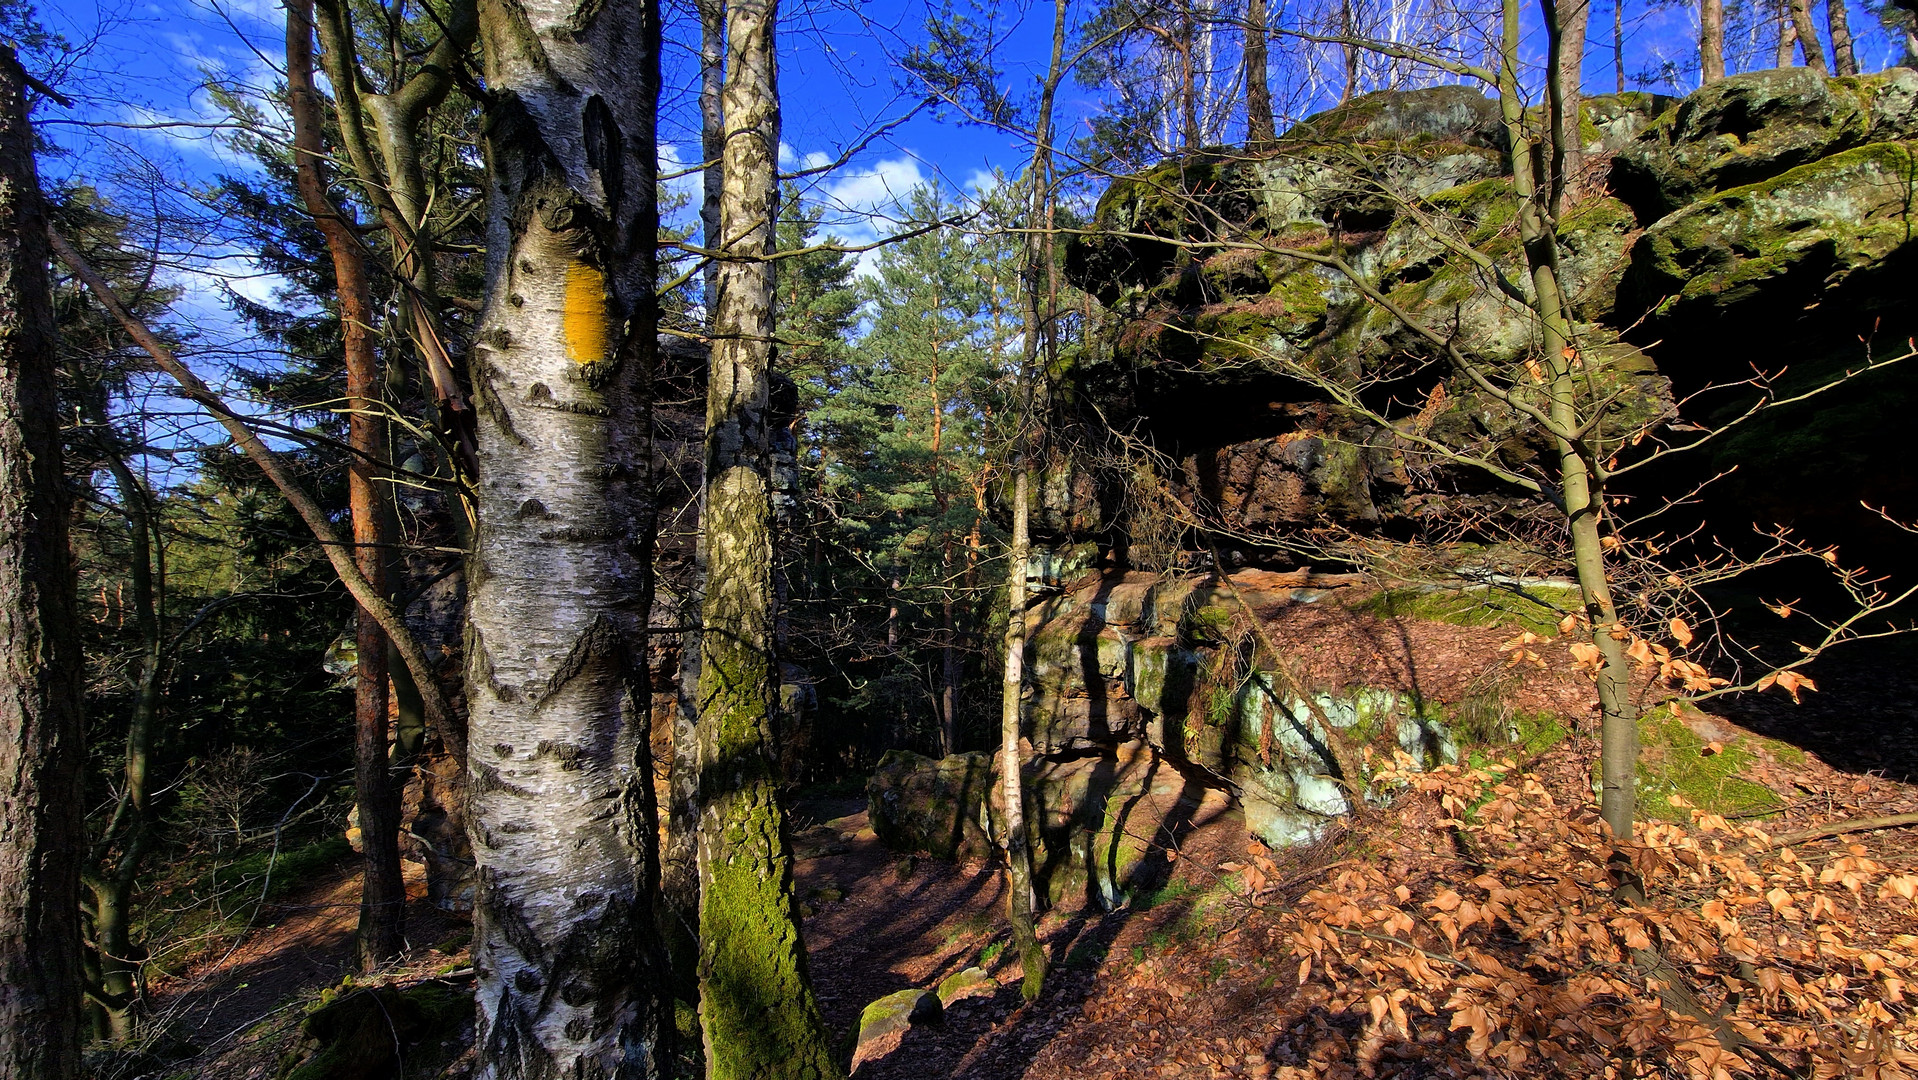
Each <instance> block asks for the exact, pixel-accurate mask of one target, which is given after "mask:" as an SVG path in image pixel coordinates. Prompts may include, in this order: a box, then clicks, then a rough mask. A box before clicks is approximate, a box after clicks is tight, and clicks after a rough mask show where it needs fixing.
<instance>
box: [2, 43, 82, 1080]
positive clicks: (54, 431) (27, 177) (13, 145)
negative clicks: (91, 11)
mask: <svg viewBox="0 0 1918 1080" xmlns="http://www.w3.org/2000/svg"><path fill="white" fill-rule="evenodd" d="M33 142H34V140H33V129H32V127H31V126H30V125H29V123H28V120H27V75H26V72H25V71H24V70H23V69H22V68H21V67H20V62H19V61H18V60H17V59H15V58H14V55H13V51H12V50H11V49H0V665H4V672H3V673H0V680H3V681H4V687H5V690H4V692H0V1080H67V1078H68V1077H73V1076H77V1075H79V1070H80V923H79V920H80V895H79V893H80V861H79V859H77V858H76V857H75V854H76V853H77V852H79V851H81V850H82V849H83V847H84V844H85V833H84V831H83V830H84V828H85V825H84V818H83V813H84V807H85V801H84V800H83V799H82V798H81V797H80V775H81V768H82V766H83V765H84V763H85V759H86V750H85V747H84V746H83V745H82V744H81V731H80V701H81V685H80V678H81V668H82V665H81V657H80V646H79V641H78V639H77V637H76V635H75V624H74V610H73V606H74V582H73V567H72V563H71V561H70V558H69V555H68V551H67V500H66V497H65V495H64V494H63V492H64V490H65V485H64V482H63V477H62V475H61V471H60V429H59V419H60V410H59V406H58V403H57V397H56V394H57V391H56V389H55V380H54V343H53V308H52V299H51V292H50V291H49V286H48V282H47V241H46V221H45V217H44V209H43V207H42V204H41V200H40V182H39V176H38V173H37V172H36V170H35V168H34V162H33Z"/></svg>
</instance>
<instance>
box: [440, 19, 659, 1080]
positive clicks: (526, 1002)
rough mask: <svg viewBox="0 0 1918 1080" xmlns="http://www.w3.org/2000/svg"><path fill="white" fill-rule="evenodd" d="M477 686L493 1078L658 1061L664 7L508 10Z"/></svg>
mask: <svg viewBox="0 0 1918 1080" xmlns="http://www.w3.org/2000/svg"><path fill="white" fill-rule="evenodd" d="M479 15H480V41H481V46H482V52H483V57H484V61H483V62H484V71H485V78H486V85H487V87H488V89H489V91H490V92H491V94H492V101H491V116H490V123H489V125H488V129H487V130H488V135H487V141H486V152H487V158H488V165H489V172H490V183H489V191H488V211H487V213H488V243H487V250H488V267H487V292H486V305H485V310H484V313H483V315H482V317H481V324H480V330H479V334H478V338H477V340H476V342H475V344H474V347H473V352H472V362H471V363H472V376H473V383H474V390H475V396H476V398H477V402H478V409H477V410H476V411H477V412H478V413H479V414H480V415H479V418H478V425H477V427H478V438H477V440H476V441H477V450H478V461H479V471H478V482H477V485H476V495H477V510H478V513H477V517H478V524H479V529H478V539H477V550H476V552H475V555H474V560H473V591H472V596H471V600H470V622H469V646H468V647H469V653H468V665H469V667H468V675H467V694H468V698H469V700H470V702H471V720H470V725H471V726H470V739H469V743H468V745H469V746H470V747H471V748H472V750H471V753H470V754H469V757H468V769H469V777H470V779H469V785H470V786H469V791H470V799H471V802H470V806H469V812H470V820H471V829H472V835H473V848H474V853H475V856H476V858H477V860H478V863H479V890H478V901H477V918H476V925H475V933H474V948H473V954H474V967H475V968H476V970H477V972H478V976H479V986H478V990H477V999H478V1004H479V1032H478V1045H479V1052H480V1061H481V1066H480V1075H481V1076H484V1077H489V1078H494V1077H497V1078H507V1077H549V1076H565V1077H580V1078H585V1077H641V1076H654V1075H658V1073H659V1069H660V1062H661V1060H662V1057H663V1048H662V1047H661V1045H660V1039H661V1037H662V1031H663V1025H662V1019H661V1009H660V1004H659V1001H660V994H659V993H658V990H659V985H658V984H659V982H660V980H661V975H662V973H661V972H660V970H659V967H658V963H659V961H658V956H657V952H658V949H657V935H656V930H655V926H654V922H653V912H652V906H651V905H652V891H653V890H654V889H655V888H656V887H657V869H656V863H655V861H656V857H657V836H656V831H655V828H656V826H655V821H654V820H653V817H654V812H653V807H652V797H651V790H652V789H651V766H650V762H649V760H648V756H649V746H648V709H649V704H648V697H647V694H648V686H647V680H646V678H645V667H644V663H643V660H642V659H641V657H642V655H643V649H644V647H645V634H646V620H647V616H648V610H647V609H648V607H649V606H650V602H651V575H652V566H651V538H650V537H648V536H646V535H643V526H644V523H645V521H646V520H647V518H648V506H647V504H648V502H649V500H650V498H651V494H650V468H649V465H650V448H649V443H648V439H647V432H648V431H649V428H650V417H649V415H648V412H647V410H648V407H649V401H648V394H649V393H650V388H649V385H648V383H649V379H650V372H651V367H652V361H653V359H654V357H655V355H656V351H657V342H656V339H655V326H656V323H657V318H658V316H657V298H656V295H655V288H656V282H655V267H656V260H657V255H656V253H655V246H654V245H655V236H656V232H657V228H658V210H657V204H656V182H655V177H656V176H657V168H658V166H657V147H656V108H657V102H658V93H659V81H658V80H659V76H658V71H659V66H658V65H659V41H660V25H659V9H658V6H657V4H655V3H652V2H650V0H610V2H606V3H594V2H577V0H496V2H491V3H488V4H486V5H484V6H483V7H482V8H481V10H480V13H479Z"/></svg>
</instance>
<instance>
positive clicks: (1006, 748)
mask: <svg viewBox="0 0 1918 1080" xmlns="http://www.w3.org/2000/svg"><path fill="white" fill-rule="evenodd" d="M1030 498H1031V483H1030V481H1029V480H1028V479H1027V469H1026V465H1025V462H1024V461H1023V460H1021V461H1020V462H1019V463H1018V464H1016V465H1014V466H1013V482H1012V499H1013V502H1012V551H1011V554H1010V556H1009V558H1008V561H1009V562H1010V563H1011V569H1010V570H1009V571H1008V572H1007V585H1006V610H1007V618H1006V677H1005V683H1004V684H1003V685H1002V687H1001V688H1000V689H1001V697H1000V700H999V777H1000V780H999V784H1000V799H1001V800H1002V801H1003V803H1004V805H1005V821H1006V836H1005V847H1006V871H1007V877H1008V878H1010V881H1009V882H1008V883H1007V884H1008V888H1007V889H1006V916H1007V919H1008V921H1009V922H1010V923H1011V924H1012V943H1013V945H1014V946H1015V947H1016V948H1018V950H1019V960H1020V963H1021V966H1022V967H1023V968H1024V970H1025V979H1024V982H1023V987H1022V989H1023V991H1024V993H1025V997H1026V1000H1027V1001H1031V1000H1033V999H1034V998H1036V997H1038V996H1039V992H1040V991H1041V990H1042V989H1044V987H1045V982H1046V966H1047V965H1046V950H1045V948H1044V947H1043V946H1041V945H1040V944H1039V935H1038V931H1037V929H1036V927H1035V925H1034V916H1033V906H1034V905H1033V891H1032V849H1031V847H1030V845H1029V843H1028V837H1027V835H1026V792H1025V754H1024V753H1023V752H1021V749H1020V745H1019V744H1020V740H1019V699H1020V696H1021V693H1022V692H1023V690H1024V687H1025V661H1026V561H1027V559H1028V558H1029V557H1030V555H1031V552H1032V542H1031V540H1030V538H1029V536H1030V534H1029V532H1028V529H1029V526H1028V520H1029V514H1030V511H1028V509H1027V507H1026V502H1027V500H1028V499H1030Z"/></svg>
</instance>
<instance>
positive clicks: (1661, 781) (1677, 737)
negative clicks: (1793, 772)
mask: <svg viewBox="0 0 1918 1080" xmlns="http://www.w3.org/2000/svg"><path fill="white" fill-rule="evenodd" d="M1638 745H1639V755H1638V799H1639V813H1640V814H1642V815H1643V816H1645V817H1651V818H1660V819H1662V820H1666V821H1680V822H1689V821H1690V820H1691V807H1694V806H1695V807H1697V808H1698V809H1701V810H1705V811H1707V812H1709V813H1713V814H1719V815H1722V816H1724V817H1766V816H1769V815H1771V814H1774V813H1777V812H1778V811H1780V810H1783V809H1784V808H1785V800H1784V799H1783V798H1782V797H1781V796H1780V795H1779V794H1778V793H1777V792H1775V791H1773V790H1772V789H1771V788H1768V787H1766V786H1765V785H1763V784H1760V783H1756V782H1754V781H1752V780H1749V779H1747V778H1746V777H1745V776H1744V775H1743V774H1744V773H1745V771H1746V770H1747V769H1748V768H1750V767H1751V766H1752V765H1753V764H1755V763H1756V762H1757V761H1758V760H1759V757H1760V755H1763V754H1770V755H1772V756H1775V757H1778V758H1784V757H1786V754H1785V753H1784V751H1785V750H1787V749H1794V748H1789V747H1784V745H1783V744H1781V743H1777V742H1774V741H1773V740H1771V739H1766V738H1762V737H1760V736H1757V735H1744V736H1741V737H1739V738H1737V739H1734V740H1732V741H1730V742H1726V743H1714V742H1711V741H1709V740H1707V739H1706V738H1704V737H1703V736H1701V735H1699V734H1698V733H1697V732H1695V731H1693V730H1692V729H1691V728H1690V727H1689V726H1687V725H1686V723H1685V721H1684V720H1682V719H1680V718H1679V717H1678V716H1677V715H1675V714H1674V712H1673V710H1672V709H1670V708H1667V707H1660V708H1655V709H1652V710H1650V711H1649V712H1647V713H1646V714H1645V715H1644V716H1642V717H1640V718H1639V721H1638ZM1799 756H1800V760H1802V758H1803V755H1802V753H1800V755H1799ZM1674 795H1676V796H1679V797H1680V798H1681V799H1682V800H1683V805H1674V804H1673V803H1672V801H1671V800H1672V797H1673V796H1674Z"/></svg>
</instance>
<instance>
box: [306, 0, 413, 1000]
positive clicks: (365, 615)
mask: <svg viewBox="0 0 1918 1080" xmlns="http://www.w3.org/2000/svg"><path fill="white" fill-rule="evenodd" d="M286 64H287V76H286V86H287V98H288V101H289V104H290V105H291V109H290V111H291V112H292V114H293V154H294V159H295V160H294V164H295V166H296V169H297V171H296V178H297V182H298V186H299V191H300V200H301V201H302V202H303V203H305V205H306V212H307V214H308V215H310V216H311V217H312V218H313V222H314V224H315V225H317V226H318V227H319V230H320V235H321V236H323V237H324V238H325V239H326V250H327V254H328V255H329V256H331V258H332V260H333V279H334V284H335V286H336V289H337V294H338V298H339V300H338V302H339V305H340V327H341V336H342V337H343V339H344V345H345V354H346V355H345V360H346V365H345V366H346V403H347V410H348V413H347V432H348V436H347V437H348V441H349V443H350V444H351V446H352V448H353V460H352V462H351V466H350V468H349V469H348V471H347V480H346V483H347V501H348V505H349V506H350V507H351V509H352V515H353V543H354V549H353V561H354V563H355V564H356V565H357V566H358V567H359V568H360V573H361V574H362V575H364V576H365V577H366V581H367V584H368V585H370V586H372V588H373V589H374V590H376V591H378V592H379V593H381V594H382V595H385V594H386V591H387V586H386V562H385V560H386V550H385V547H386V543H387V540H388V535H387V534H388V530H387V529H386V528H385V525H386V508H385V506H384V505H382V502H383V499H382V490H381V484H380V476H379V471H378V470H379V468H380V466H381V465H382V464H383V463H384V462H385V461H386V459H387V456H388V455H387V446H386V424H385V421H384V420H383V419H382V418H381V415H380V413H379V411H378V410H379V404H380V402H379V396H380V360H379V353H378V351H377V349H376V346H375V343H374V340H373V291H372V286H371V284H370V282H369V280H368V275H367V267H366V258H365V254H364V251H363V249H362V248H361V246H360V241H359V237H357V236H355V235H354V234H353V231H352V225H351V223H350V222H348V221H347V220H346V217H345V215H344V214H343V213H342V212H341V210H340V208H339V207H338V206H337V205H335V204H334V202H333V201H332V199H331V198H329V197H328V195H327V193H326V174H325V171H324V167H323V165H322V163H323V162H324V161H325V160H326V150H325V147H324V146H323V145H322V143H321V139H320V131H321V127H322V121H321V112H320V101H319V95H318V93H317V92H316V91H315V90H314V88H313V0H292V2H291V3H289V4H288V5H287V14H286ZM354 641H355V645H356V647H357V648H358V655H359V672H358V679H357V682H356V684H355V688H354V701H353V728H354V733H355V734H354V769H353V786H354V796H355V801H356V803H357V806H358V809H359V825H360V837H361V841H362V842H361V845H360V847H361V853H362V859H361V861H362V866H361V880H362V882H363V885H362V888H361V890H360V925H359V946H360V964H361V966H362V967H363V968H365V969H366V970H368V971H372V970H376V969H378V968H379V967H381V966H383V965H384V964H386V963H387V962H388V961H391V960H393V959H395V958H397V957H398V956H399V955H400V952H401V951H402V950H403V949H405V947H406V937H405V934H406V925H405V920H406V886H405V883H404V882H403V881H402V880H401V877H400V847H399V829H400V799H399V792H398V791H397V790H396V789H395V787H394V785H393V782H392V776H391V775H390V773H389V771H388V769H387V758H386V733H387V718H386V712H387V710H386V699H387V647H386V634H385V632H383V631H382V630H381V629H380V626H379V622H378V620H377V619H375V618H374V616H373V613H372V612H370V611H367V610H366V609H365V608H361V609H360V610H359V614H358V621H357V625H356V627H355V633H354Z"/></svg>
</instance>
